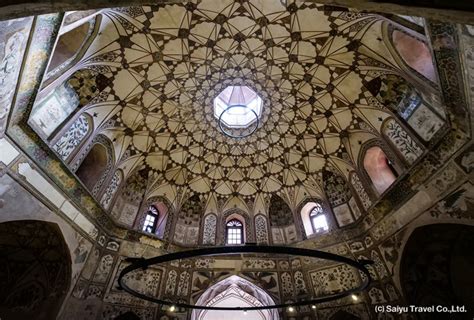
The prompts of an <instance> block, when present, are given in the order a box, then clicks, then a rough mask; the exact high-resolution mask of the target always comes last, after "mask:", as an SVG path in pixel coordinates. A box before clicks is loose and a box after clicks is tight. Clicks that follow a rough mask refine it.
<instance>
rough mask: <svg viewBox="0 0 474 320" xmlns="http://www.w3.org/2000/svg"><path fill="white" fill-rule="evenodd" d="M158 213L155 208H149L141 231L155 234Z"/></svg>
mask: <svg viewBox="0 0 474 320" xmlns="http://www.w3.org/2000/svg"><path fill="white" fill-rule="evenodd" d="M159 215H160V213H159V212H158V209H156V207H155V206H150V207H149V208H148V211H147V213H146V216H145V222H144V223H143V228H142V230H143V231H145V232H148V233H155V232H156V227H157V226H158V217H159Z"/></svg>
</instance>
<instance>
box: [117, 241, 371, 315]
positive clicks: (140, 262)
mask: <svg viewBox="0 0 474 320" xmlns="http://www.w3.org/2000/svg"><path fill="white" fill-rule="evenodd" d="M240 253H267V254H286V255H293V256H303V257H309V258H318V259H323V260H329V261H333V262H339V263H344V264H346V265H349V266H350V267H353V268H355V269H357V270H359V271H360V272H361V273H362V274H363V275H364V277H363V281H362V283H361V284H360V285H359V286H358V287H356V288H351V289H348V290H346V291H344V292H339V293H335V294H331V295H326V296H322V297H318V298H314V299H310V300H301V301H296V302H292V303H282V304H274V305H267V306H255V307H245V308H243V307H210V306H200V305H192V304H187V303H178V302H172V301H166V300H161V299H158V298H155V297H151V296H148V295H145V294H142V293H140V292H138V291H136V290H134V289H132V288H130V287H129V286H128V285H127V284H126V283H125V281H124V277H125V276H126V275H127V274H128V273H130V272H132V271H135V270H138V269H141V270H146V269H147V268H148V267H149V266H151V265H156V264H162V263H165V262H170V261H174V260H181V259H189V258H195V257H201V256H216V255H229V254H230V255H232V254H240ZM126 261H128V262H131V263H132V264H131V265H129V266H127V267H125V268H124V269H123V270H122V271H121V272H120V275H119V278H118V283H119V286H118V288H119V289H121V290H125V291H126V292H128V293H130V294H131V295H133V296H135V297H137V298H140V299H144V300H147V301H151V302H155V303H159V304H162V305H168V306H172V307H173V309H174V308H175V307H179V308H186V309H201V310H221V311H222V310H226V311H251V310H266V309H283V308H287V307H290V308H293V307H297V306H306V305H315V304H317V303H322V302H328V301H333V300H337V299H341V298H344V297H348V296H351V295H353V294H356V293H358V292H362V291H364V290H365V289H366V288H367V287H368V286H369V284H370V282H371V278H370V273H369V271H368V270H367V268H366V265H369V264H373V261H371V260H352V259H349V258H346V257H343V256H340V255H337V254H333V253H329V252H324V251H319V250H310V249H302V248H293V247H282V246H261V245H258V246H257V245H246V246H227V247H213V248H202V249H195V250H188V251H182V252H175V253H170V254H166V255H162V256H156V257H153V258H150V259H145V258H127V259H126Z"/></svg>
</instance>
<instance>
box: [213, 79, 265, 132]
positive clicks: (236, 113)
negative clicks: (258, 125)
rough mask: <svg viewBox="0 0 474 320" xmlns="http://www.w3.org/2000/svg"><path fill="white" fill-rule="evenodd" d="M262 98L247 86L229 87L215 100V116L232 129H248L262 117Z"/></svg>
mask: <svg viewBox="0 0 474 320" xmlns="http://www.w3.org/2000/svg"><path fill="white" fill-rule="evenodd" d="M262 104H263V101H262V98H260V97H259V96H258V94H257V93H255V91H253V90H252V89H250V88H249V87H247V86H229V87H227V88H226V89H224V90H223V91H222V92H221V93H220V94H219V95H218V96H217V97H216V98H215V99H214V116H215V117H216V118H217V119H219V118H220V121H222V122H223V123H224V124H225V125H226V126H228V127H230V128H246V127H248V126H249V125H251V124H252V123H254V122H255V121H257V119H258V118H259V117H260V115H261V113H262Z"/></svg>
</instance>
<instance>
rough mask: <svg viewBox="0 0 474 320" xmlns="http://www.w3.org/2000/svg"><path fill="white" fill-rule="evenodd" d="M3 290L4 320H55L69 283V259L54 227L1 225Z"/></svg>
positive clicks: (21, 222)
mask: <svg viewBox="0 0 474 320" xmlns="http://www.w3.org/2000/svg"><path fill="white" fill-rule="evenodd" d="M0 234H2V237H1V238H0V257H1V259H0V261H1V264H2V270H3V271H2V272H1V273H2V287H1V289H0V313H1V314H2V317H5V318H6V319H39V320H47V319H56V317H57V315H58V313H59V311H60V308H61V306H62V304H63V301H64V299H65V298H66V295H67V292H68V290H69V286H70V281H71V265H72V263H71V255H70V250H69V248H68V246H67V243H66V241H65V239H64V235H63V234H62V232H61V229H60V228H59V226H58V225H57V224H55V223H51V222H45V221H38V220H18V221H8V222H3V223H0Z"/></svg>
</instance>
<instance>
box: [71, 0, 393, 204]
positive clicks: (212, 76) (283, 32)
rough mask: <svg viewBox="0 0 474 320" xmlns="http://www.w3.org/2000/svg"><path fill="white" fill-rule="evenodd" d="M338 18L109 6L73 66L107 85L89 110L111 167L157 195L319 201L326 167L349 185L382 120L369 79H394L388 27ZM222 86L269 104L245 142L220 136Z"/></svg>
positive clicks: (302, 7)
mask: <svg viewBox="0 0 474 320" xmlns="http://www.w3.org/2000/svg"><path fill="white" fill-rule="evenodd" d="M334 10H335V9H334V8H333V9H328V7H325V6H322V5H317V4H308V3H304V2H292V1H288V4H286V5H284V4H282V3H281V2H280V1H276V0H275V1H261V2H247V1H231V0H226V1H211V0H205V1H202V2H200V3H198V4H195V3H186V4H169V5H162V6H154V7H131V8H121V9H111V10H104V11H103V12H102V14H103V20H102V26H101V29H100V31H99V34H98V35H97V37H96V38H95V40H94V42H93V43H92V45H91V46H90V47H89V49H88V51H87V52H86V54H85V55H84V57H83V58H82V61H81V62H80V64H81V66H82V68H87V69H91V70H94V71H95V72H98V73H100V74H101V75H102V76H105V77H106V78H107V88H106V89H105V90H104V92H106V93H108V95H105V96H104V95H103V94H102V95H101V97H103V98H102V99H95V100H94V101H93V102H92V103H91V104H89V105H88V106H87V108H86V109H87V112H89V113H91V114H92V113H95V118H96V119H99V120H100V121H102V122H101V123H107V126H104V128H103V129H102V131H103V134H105V135H106V136H108V137H109V138H110V139H111V140H112V141H113V143H114V150H115V158H116V161H117V162H119V166H120V167H121V168H122V169H124V171H125V172H126V173H130V172H131V171H132V170H133V169H137V168H139V169H141V170H147V171H148V174H149V179H150V185H149V187H148V188H149V190H153V189H156V190H158V189H160V188H161V189H162V190H161V191H156V192H157V193H160V192H161V193H164V192H169V190H175V191H173V192H175V193H176V192H177V191H176V190H177V189H179V188H186V189H187V190H189V191H190V192H192V193H195V194H201V195H202V194H213V195H215V196H216V197H217V198H220V197H221V198H222V197H224V198H226V197H230V196H239V197H244V198H245V197H254V196H255V195H256V194H268V193H275V192H277V193H282V192H288V190H290V189H291V190H293V189H294V188H305V190H306V191H307V192H308V193H309V194H317V193H320V192H321V191H320V190H321V189H322V187H321V183H320V180H321V177H322V171H323V170H326V169H327V170H331V171H334V170H337V171H339V172H341V173H342V174H343V175H346V176H347V174H348V172H349V171H350V170H353V169H354V168H355V166H356V165H357V163H356V159H357V155H358V152H359V149H360V145H361V142H364V141H367V140H369V139H371V138H373V137H376V136H377V135H379V134H380V126H381V124H382V121H383V120H384V119H385V118H387V117H388V116H390V111H389V110H388V109H387V108H385V107H384V106H382V105H380V103H378V102H377V100H376V99H375V97H373V96H372V94H371V93H370V92H369V91H368V90H367V89H366V87H365V84H366V83H367V82H369V81H370V80H372V79H373V78H375V77H378V76H380V75H381V74H384V73H393V74H401V71H400V68H399V67H398V66H397V62H396V61H397V60H396V58H394V57H393V56H392V54H391V53H390V52H389V50H388V49H387V44H386V43H385V41H382V24H383V23H387V22H385V21H384V20H383V18H381V17H379V16H377V15H371V14H362V13H354V12H350V11H342V9H341V11H334ZM228 86H248V87H249V88H251V89H252V90H254V91H255V92H256V93H257V94H258V95H259V96H260V97H261V98H262V99H263V108H262V115H261V117H260V122H259V124H258V128H257V130H256V131H255V132H254V133H253V134H252V135H250V136H248V137H246V138H243V139H233V138H229V137H226V136H225V135H223V134H222V132H221V131H220V129H219V124H218V121H217V119H216V118H215V117H214V114H213V100H214V98H215V97H216V96H217V95H218V94H219V93H220V92H222V91H223V90H224V89H225V88H226V87H228ZM99 120H98V121H99ZM95 121H96V120H95ZM165 189H166V190H168V191H163V190H165Z"/></svg>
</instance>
